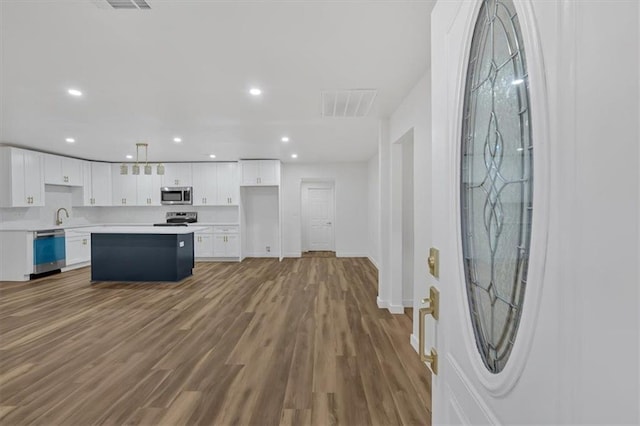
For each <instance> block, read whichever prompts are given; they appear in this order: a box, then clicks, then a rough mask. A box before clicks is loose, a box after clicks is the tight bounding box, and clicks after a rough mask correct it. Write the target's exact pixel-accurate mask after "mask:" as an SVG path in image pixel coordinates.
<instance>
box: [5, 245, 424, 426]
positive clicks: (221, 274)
mask: <svg viewBox="0 0 640 426" xmlns="http://www.w3.org/2000/svg"><path fill="white" fill-rule="evenodd" d="M375 274H376V271H375V269H374V268H373V267H372V265H371V264H370V263H369V261H368V260H366V259H345V258H327V257H315V258H301V259H285V260H284V261H282V262H278V261H277V260H271V259H246V260H245V261H243V262H242V263H199V264H197V266H196V269H195V273H194V276H192V277H190V278H188V279H186V280H184V281H182V282H181V283H179V284H165V283H161V284H159V283H137V284H121V283H96V284H93V285H91V284H89V279H90V275H89V269H88V268H84V269H80V270H76V271H72V272H67V273H64V274H59V275H55V276H51V277H47V278H43V279H40V280H36V281H31V282H29V283H6V282H4V283H0V424H2V425H21V424H42V425H90V424H108V425H111V424H114V425H115V424H127V425H134V424H147V425H177V424H189V425H191V424H193V425H196V424H201V425H213V424H215V425H232V424H233V425H236V424H237V425H277V424H282V425H332V424H340V425H350V426H357V425H370V424H371V425H400V424H405V425H426V424H430V421H431V414H430V407H431V406H430V404H431V401H430V400H431V397H430V395H429V394H430V389H431V378H430V375H429V373H428V372H427V368H426V367H425V366H424V365H422V364H421V363H420V361H419V359H418V357H417V354H416V353H415V352H414V350H413V349H412V348H411V347H410V345H409V334H410V330H411V319H410V317H408V316H407V315H395V316H394V315H391V314H389V313H388V312H387V311H385V310H381V309H378V308H377V306H376V304H375V300H376V284H375V282H376V275H375Z"/></svg>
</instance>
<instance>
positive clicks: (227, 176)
mask: <svg viewBox="0 0 640 426" xmlns="http://www.w3.org/2000/svg"><path fill="white" fill-rule="evenodd" d="M216 172H217V173H216V182H217V184H218V198H217V200H218V201H217V204H218V205H225V206H226V205H237V204H238V203H239V201H240V185H239V182H238V163H218V164H217V170H216Z"/></svg>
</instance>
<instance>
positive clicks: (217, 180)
mask: <svg viewBox="0 0 640 426" xmlns="http://www.w3.org/2000/svg"><path fill="white" fill-rule="evenodd" d="M239 193H240V186H239V183H238V163H194V164H193V205H194V206H232V205H238V199H239Z"/></svg>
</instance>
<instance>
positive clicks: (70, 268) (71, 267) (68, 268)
mask: <svg viewBox="0 0 640 426" xmlns="http://www.w3.org/2000/svg"><path fill="white" fill-rule="evenodd" d="M85 266H91V261H90V260H87V261H86V262H80V263H74V264H73V265H67V266H65V267H64V268H61V269H60V272H67V271H73V270H74V269H80V268H84V267H85Z"/></svg>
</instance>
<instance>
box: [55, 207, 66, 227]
mask: <svg viewBox="0 0 640 426" xmlns="http://www.w3.org/2000/svg"><path fill="white" fill-rule="evenodd" d="M62 210H64V212H65V213H66V215H67V217H69V212H68V211H67V209H65V208H64V207H60V208H59V209H58V211H57V212H56V225H62V219H60V212H61V211H62Z"/></svg>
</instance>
